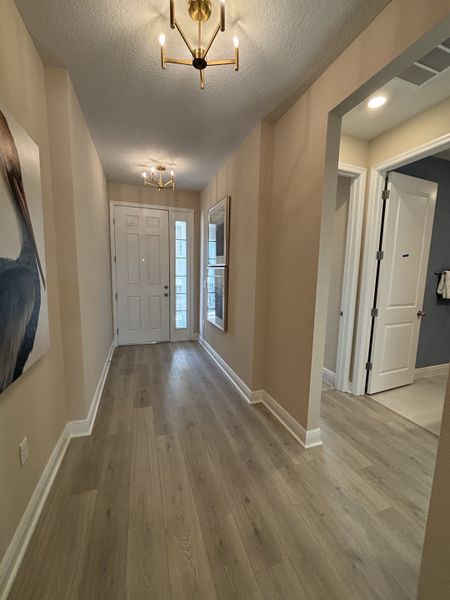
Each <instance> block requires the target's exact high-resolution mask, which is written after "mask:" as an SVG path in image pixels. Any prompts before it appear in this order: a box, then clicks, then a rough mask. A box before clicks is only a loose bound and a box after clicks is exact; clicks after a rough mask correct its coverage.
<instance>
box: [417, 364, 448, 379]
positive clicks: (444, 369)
mask: <svg viewBox="0 0 450 600" xmlns="http://www.w3.org/2000/svg"><path fill="white" fill-rule="evenodd" d="M448 370H449V364H448V363H445V364H444V365H432V366H431V367H421V368H419V369H416V371H415V377H416V378H418V377H433V375H447V374H448Z"/></svg>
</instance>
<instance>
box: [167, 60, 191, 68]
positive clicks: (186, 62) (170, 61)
mask: <svg viewBox="0 0 450 600" xmlns="http://www.w3.org/2000/svg"><path fill="white" fill-rule="evenodd" d="M165 62H166V63H171V64H173V65H188V66H190V67H192V60H189V59H184V58H180V59H179V58H166V59H165Z"/></svg>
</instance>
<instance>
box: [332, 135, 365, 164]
mask: <svg viewBox="0 0 450 600" xmlns="http://www.w3.org/2000/svg"><path fill="white" fill-rule="evenodd" d="M369 147H370V142H369V141H367V140H360V139H359V138H355V137H353V136H351V135H345V134H342V135H341V144H340V147H339V162H340V163H345V164H347V165H353V166H356V167H364V168H366V167H367V166H368V164H369Z"/></svg>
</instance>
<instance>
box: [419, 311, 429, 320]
mask: <svg viewBox="0 0 450 600" xmlns="http://www.w3.org/2000/svg"><path fill="white" fill-rule="evenodd" d="M417 316H418V317H419V319H420V317H426V316H427V313H424V312H422V311H421V310H419V312H418V313H417Z"/></svg>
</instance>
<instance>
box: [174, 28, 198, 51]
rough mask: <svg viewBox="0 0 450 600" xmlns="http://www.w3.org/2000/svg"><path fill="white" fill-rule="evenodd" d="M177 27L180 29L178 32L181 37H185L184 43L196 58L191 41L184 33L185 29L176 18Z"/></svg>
mask: <svg viewBox="0 0 450 600" xmlns="http://www.w3.org/2000/svg"><path fill="white" fill-rule="evenodd" d="M175 27H176V28H177V29H178V33H179V34H180V35H181V37H182V38H183V41H184V43H185V44H186V46H187V47H188V48H189V52H190V53H191V54H192V57H193V58H195V52H194V50H193V48H192V46H191V44H190V43H189V40H188V39H187V37H186V36H185V35H184V32H183V30H182V29H181V27H180V26H179V25H178V21H177V20H175Z"/></svg>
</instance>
